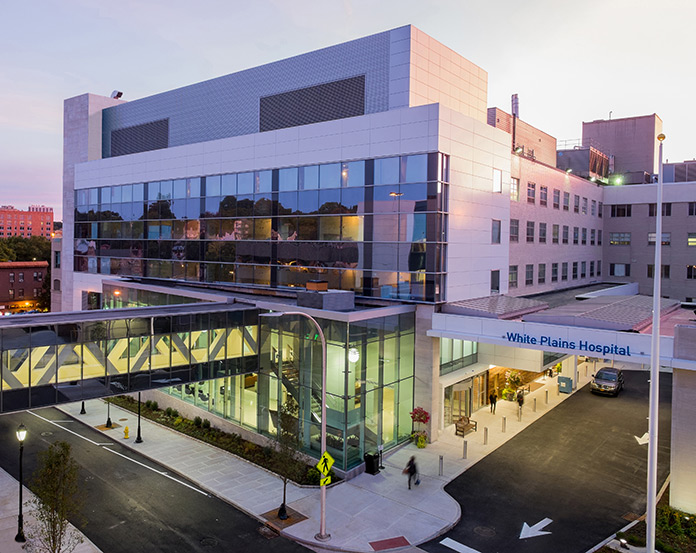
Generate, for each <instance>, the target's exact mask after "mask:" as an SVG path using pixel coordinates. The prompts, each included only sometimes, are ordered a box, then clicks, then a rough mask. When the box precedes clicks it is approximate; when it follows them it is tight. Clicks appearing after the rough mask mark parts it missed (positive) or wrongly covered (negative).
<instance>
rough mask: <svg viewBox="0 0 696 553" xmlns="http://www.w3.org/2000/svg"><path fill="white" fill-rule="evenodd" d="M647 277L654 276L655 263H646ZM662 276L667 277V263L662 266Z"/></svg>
mask: <svg viewBox="0 0 696 553" xmlns="http://www.w3.org/2000/svg"><path fill="white" fill-rule="evenodd" d="M648 278H655V265H648ZM662 278H669V265H663V266H662Z"/></svg>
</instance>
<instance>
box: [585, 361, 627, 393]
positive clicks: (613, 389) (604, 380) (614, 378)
mask: <svg viewBox="0 0 696 553" xmlns="http://www.w3.org/2000/svg"><path fill="white" fill-rule="evenodd" d="M623 385H624V376H623V372H621V369H614V368H612V367H602V368H601V369H599V370H598V371H597V373H596V374H594V375H592V382H591V383H590V390H591V391H592V392H593V393H595V394H607V395H611V396H618V395H619V392H620V391H621V390H622V389H623Z"/></svg>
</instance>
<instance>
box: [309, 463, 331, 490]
mask: <svg viewBox="0 0 696 553" xmlns="http://www.w3.org/2000/svg"><path fill="white" fill-rule="evenodd" d="M329 476H330V477H331V482H335V481H336V473H335V472H334V471H333V469H331V470H330V471H329ZM323 477H324V475H323V474H322V473H321V472H319V469H318V468H316V467H309V468H308V469H307V476H306V478H307V483H308V484H310V485H312V486H318V485H319V483H320V482H321V479H322V478H323Z"/></svg>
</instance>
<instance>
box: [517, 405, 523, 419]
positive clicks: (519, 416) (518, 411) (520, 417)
mask: <svg viewBox="0 0 696 553" xmlns="http://www.w3.org/2000/svg"><path fill="white" fill-rule="evenodd" d="M517 422H522V406H521V405H520V406H519V407H518V408H517Z"/></svg>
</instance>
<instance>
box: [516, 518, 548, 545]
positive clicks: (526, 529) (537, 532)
mask: <svg viewBox="0 0 696 553" xmlns="http://www.w3.org/2000/svg"><path fill="white" fill-rule="evenodd" d="M552 522H553V520H551V519H550V518H545V519H544V520H542V521H541V522H537V523H536V524H535V525H534V526H529V525H528V524H527V523H526V522H525V523H524V524H523V525H522V531H521V532H520V539H521V540H523V539H525V538H536V537H537V536H543V535H544V534H550V533H551V532H546V531H544V530H542V528H544V526H548V525H549V524H551V523H552Z"/></svg>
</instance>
